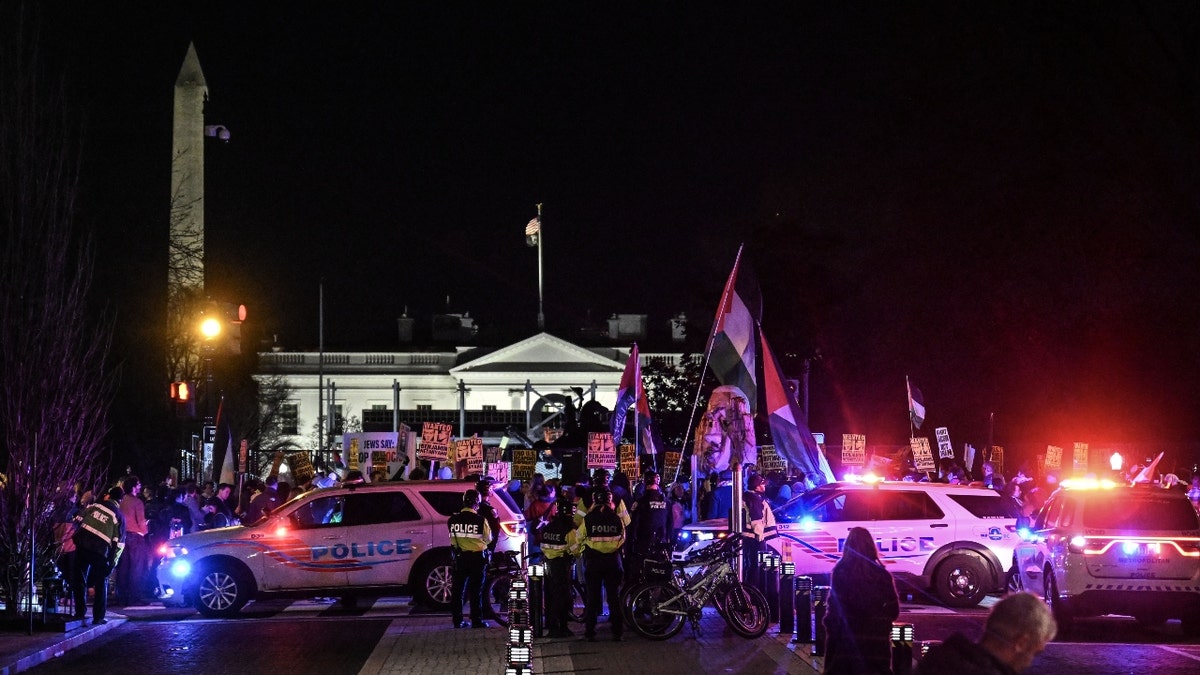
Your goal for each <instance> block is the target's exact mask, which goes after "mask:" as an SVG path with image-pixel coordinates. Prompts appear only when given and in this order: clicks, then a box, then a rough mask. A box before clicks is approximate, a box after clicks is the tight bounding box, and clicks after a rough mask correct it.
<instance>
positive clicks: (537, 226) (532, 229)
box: [525, 218, 542, 237]
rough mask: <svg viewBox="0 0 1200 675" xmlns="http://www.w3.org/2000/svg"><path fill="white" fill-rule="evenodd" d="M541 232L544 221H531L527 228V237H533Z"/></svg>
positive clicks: (535, 219)
mask: <svg viewBox="0 0 1200 675" xmlns="http://www.w3.org/2000/svg"><path fill="white" fill-rule="evenodd" d="M541 231H542V221H540V220H538V219H537V218H534V219H533V220H531V221H529V224H528V225H526V226H525V236H526V237H532V236H533V235H535V234H537V233H538V232H541Z"/></svg>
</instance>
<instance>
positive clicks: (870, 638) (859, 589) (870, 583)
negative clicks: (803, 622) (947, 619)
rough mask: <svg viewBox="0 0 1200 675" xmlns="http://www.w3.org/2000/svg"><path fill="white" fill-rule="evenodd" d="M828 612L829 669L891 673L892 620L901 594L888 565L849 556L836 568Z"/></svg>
mask: <svg viewBox="0 0 1200 675" xmlns="http://www.w3.org/2000/svg"><path fill="white" fill-rule="evenodd" d="M831 590H832V592H831V593H830V596H829V609H828V613H827V614H826V615H825V632H826V636H827V638H826V643H825V672H826V673H887V674H889V675H890V674H891V672H892V622H893V621H895V620H896V618H897V617H899V616H900V598H899V597H898V596H897V595H896V584H895V582H894V581H892V575H891V573H889V572H888V571H887V570H886V569H884V568H883V566H881V565H878V564H876V563H874V562H873V561H868V560H866V559H864V558H860V557H854V556H850V555H847V556H846V557H843V558H842V559H841V560H840V561H839V562H838V564H837V565H835V566H834V568H833V579H832V589H831Z"/></svg>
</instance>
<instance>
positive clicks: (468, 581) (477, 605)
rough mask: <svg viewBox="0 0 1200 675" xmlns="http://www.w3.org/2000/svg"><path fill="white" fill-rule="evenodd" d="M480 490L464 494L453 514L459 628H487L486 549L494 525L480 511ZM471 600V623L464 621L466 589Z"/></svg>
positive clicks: (454, 606)
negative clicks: (490, 524)
mask: <svg viewBox="0 0 1200 675" xmlns="http://www.w3.org/2000/svg"><path fill="white" fill-rule="evenodd" d="M479 504H480V501H479V492H478V491H477V490H467V491H466V492H464V493H463V508H462V510H461V511H459V512H458V513H456V514H454V515H452V516H450V519H449V528H450V545H451V546H452V547H453V548H454V574H453V580H452V583H453V587H452V588H451V590H450V613H451V615H452V616H453V617H454V626H455V627H456V628H466V627H467V626H468V625H470V626H471V627H472V628H487V627H488V623H487V622H486V621H484V620H483V575H484V571H485V570H486V569H487V560H486V559H485V558H484V555H483V552H484V551H485V550H487V546H488V542H489V541H491V540H492V528H491V527H490V526H488V522H487V520H486V519H484V517H483V516H482V515H480V514H479ZM464 588H466V593H467V597H468V598H470V602H471V623H470V624H468V623H467V622H466V621H464V620H463V589H464Z"/></svg>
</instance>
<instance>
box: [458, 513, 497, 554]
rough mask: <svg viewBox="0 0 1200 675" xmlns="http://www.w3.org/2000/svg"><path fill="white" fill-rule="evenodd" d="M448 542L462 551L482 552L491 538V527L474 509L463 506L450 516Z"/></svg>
mask: <svg viewBox="0 0 1200 675" xmlns="http://www.w3.org/2000/svg"><path fill="white" fill-rule="evenodd" d="M448 524H449V528H450V543H451V545H453V546H454V550H456V551H459V552H464V553H467V552H469V553H482V552H483V551H484V550H486V549H487V547H488V542H489V541H491V540H492V528H491V527H489V526H488V523H487V520H486V519H485V518H484V517H483V516H481V515H479V514H478V513H476V512H475V510H474V509H470V508H465V507H464V508H463V510H462V511H459V512H458V513H456V514H454V515H452V516H450V519H449V521H448Z"/></svg>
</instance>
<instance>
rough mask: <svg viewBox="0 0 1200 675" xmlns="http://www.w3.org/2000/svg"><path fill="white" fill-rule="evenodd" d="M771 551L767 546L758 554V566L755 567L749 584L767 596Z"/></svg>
mask: <svg viewBox="0 0 1200 675" xmlns="http://www.w3.org/2000/svg"><path fill="white" fill-rule="evenodd" d="M770 559H771V551H770V550H768V549H767V548H766V547H765V546H764V547H763V549H762V550H760V551H759V552H758V564H757V565H755V567H754V576H753V577H751V579H750V580H749V582H748V583H749V584H750V585H751V586H753V587H755V588H757V589H758V590H760V591H762V594H763V595H764V596H765V595H766V594H767V585H766V578H767V565H769V564H770V562H769V561H770Z"/></svg>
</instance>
